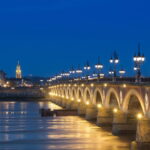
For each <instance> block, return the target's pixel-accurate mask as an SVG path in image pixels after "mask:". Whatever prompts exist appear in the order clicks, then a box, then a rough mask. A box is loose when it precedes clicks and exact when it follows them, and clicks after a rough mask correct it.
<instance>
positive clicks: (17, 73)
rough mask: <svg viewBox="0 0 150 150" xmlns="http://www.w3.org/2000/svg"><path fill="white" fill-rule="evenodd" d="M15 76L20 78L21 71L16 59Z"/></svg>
mask: <svg viewBox="0 0 150 150" xmlns="http://www.w3.org/2000/svg"><path fill="white" fill-rule="evenodd" d="M16 78H17V79H21V78H22V71H21V66H20V63H19V61H18V64H17V67H16Z"/></svg>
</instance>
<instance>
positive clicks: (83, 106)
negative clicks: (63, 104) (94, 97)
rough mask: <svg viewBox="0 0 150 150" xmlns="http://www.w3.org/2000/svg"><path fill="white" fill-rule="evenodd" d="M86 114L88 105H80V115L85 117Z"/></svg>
mask: <svg viewBox="0 0 150 150" xmlns="http://www.w3.org/2000/svg"><path fill="white" fill-rule="evenodd" d="M85 114H86V105H85V104H84V103H82V102H81V103H79V105H78V115H79V116H83V115H85Z"/></svg>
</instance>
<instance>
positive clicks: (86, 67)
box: [84, 61, 91, 80]
mask: <svg viewBox="0 0 150 150" xmlns="http://www.w3.org/2000/svg"><path fill="white" fill-rule="evenodd" d="M90 69H91V67H90V65H89V62H88V61H87V62H86V64H85V66H84V70H85V71H86V78H87V80H88V79H89V71H90Z"/></svg>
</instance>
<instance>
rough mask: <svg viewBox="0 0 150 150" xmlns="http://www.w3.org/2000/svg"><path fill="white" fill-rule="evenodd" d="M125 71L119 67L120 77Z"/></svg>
mask: <svg viewBox="0 0 150 150" xmlns="http://www.w3.org/2000/svg"><path fill="white" fill-rule="evenodd" d="M125 73H126V71H125V70H124V69H123V68H121V69H120V70H119V74H120V78H122V77H123V75H124V74H125Z"/></svg>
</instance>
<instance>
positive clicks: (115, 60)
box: [109, 51, 119, 80]
mask: <svg viewBox="0 0 150 150" xmlns="http://www.w3.org/2000/svg"><path fill="white" fill-rule="evenodd" d="M109 62H110V63H111V64H112V65H113V77H114V78H113V79H114V80H115V78H116V77H117V70H116V66H117V64H118V63H119V58H118V55H117V53H116V51H114V53H113V55H112V56H111V58H110V60H109Z"/></svg>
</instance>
